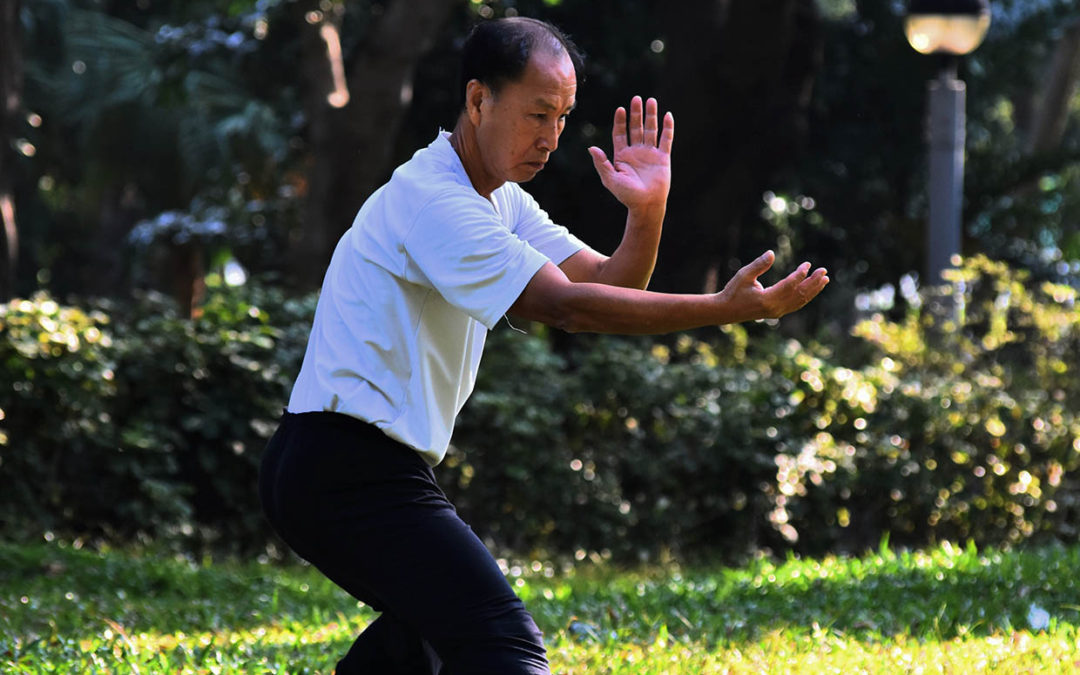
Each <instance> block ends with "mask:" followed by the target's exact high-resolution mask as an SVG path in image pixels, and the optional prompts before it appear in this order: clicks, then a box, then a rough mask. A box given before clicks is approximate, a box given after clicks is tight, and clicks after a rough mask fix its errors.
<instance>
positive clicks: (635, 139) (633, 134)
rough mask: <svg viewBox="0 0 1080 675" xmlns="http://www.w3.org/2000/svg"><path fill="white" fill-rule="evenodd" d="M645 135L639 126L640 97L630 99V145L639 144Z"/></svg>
mask: <svg viewBox="0 0 1080 675" xmlns="http://www.w3.org/2000/svg"><path fill="white" fill-rule="evenodd" d="M644 136H645V132H644V130H643V128H642V126H641V97H640V96H635V97H634V98H632V99H630V145H639V144H641V142H642V139H643V138H644Z"/></svg>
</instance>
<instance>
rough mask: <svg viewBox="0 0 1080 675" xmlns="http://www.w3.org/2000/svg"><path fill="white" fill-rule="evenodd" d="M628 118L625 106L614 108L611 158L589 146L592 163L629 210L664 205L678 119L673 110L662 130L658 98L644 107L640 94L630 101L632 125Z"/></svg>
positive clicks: (606, 185) (610, 189)
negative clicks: (672, 145) (676, 119)
mask: <svg viewBox="0 0 1080 675" xmlns="http://www.w3.org/2000/svg"><path fill="white" fill-rule="evenodd" d="M643 107H644V111H643V110H642V108H643ZM643 112H644V114H642V113H643ZM626 117H627V115H626V109H625V108H622V107H620V108H618V109H617V110H616V111H615V122H614V124H613V125H612V131H611V137H612V143H613V146H614V147H613V151H612V157H611V160H610V161H609V160H608V158H607V156H606V155H605V154H604V151H603V150H601V149H600V148H597V147H595V146H594V147H591V148H589V154H590V155H592V159H593V166H595V167H596V172H597V173H598V174H600V181H601V182H602V183H603V184H604V187H606V188H607V189H608V191H610V192H611V194H613V195H615V198H616V199H618V200H619V201H620V202H621V203H622V204H623V205H624V206H626V207H627V208H628V209H635V208H644V207H649V206H659V205H663V204H664V203H665V202H666V201H667V195H668V189H669V188H670V186H671V144H672V140H673V139H674V136H675V118H674V117H673V116H672V114H671V113H670V112H669V113H667V114H666V115H664V122H663V129H662V130H661V129H660V128H659V112H658V110H657V103H656V99H654V98H650V99H649V100H648V102H646V103H645V104H644V106H643V105H642V100H641V97H640V96H635V97H634V98H633V99H632V100H631V101H630V123H629V125H627V119H626Z"/></svg>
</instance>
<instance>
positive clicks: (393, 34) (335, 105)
mask: <svg viewBox="0 0 1080 675" xmlns="http://www.w3.org/2000/svg"><path fill="white" fill-rule="evenodd" d="M323 4H324V3H320V2H316V1H315V0H308V1H307V2H303V3H297V4H296V5H295V7H294V9H293V10H292V11H291V16H292V17H293V19H292V20H293V21H301V20H302V21H303V22H304V23H306V24H308V28H307V29H306V30H305V31H304V33H303V38H302V40H303V59H304V65H303V72H304V81H305V83H306V85H307V86H306V91H305V94H304V111H305V115H306V117H307V127H308V143H309V148H310V152H311V164H310V170H309V171H308V192H307V196H306V204H305V207H304V222H303V228H302V236H301V238H300V241H299V246H298V251H297V255H296V256H294V258H293V260H294V265H293V275H294V277H295V278H296V279H297V280H298V281H299V282H300V283H301V284H302V285H304V286H309V287H314V286H317V285H318V284H319V283H320V282H321V281H322V274H323V271H324V270H325V269H326V264H327V263H328V262H329V261H330V254H331V253H332V252H333V248H334V246H335V245H336V244H337V240H338V238H339V237H340V236H341V234H342V233H343V232H344V231H345V230H346V229H348V227H349V225H351V224H352V219H353V216H355V215H356V211H357V210H358V209H359V208H360V205H361V204H362V203H363V202H364V200H365V199H366V198H367V196H368V195H369V194H371V192H372V191H374V189H375V188H376V187H378V186H379V184H380V183H381V182H382V181H383V180H384V179H385V178H386V175H387V171H388V165H389V164H390V160H391V159H392V151H393V149H394V141H395V139H396V138H397V133H398V130H399V128H400V127H401V123H402V120H403V118H404V115H405V113H406V111H407V110H408V109H409V105H410V104H411V102H412V87H413V78H414V74H415V71H416V67H417V64H418V63H419V61H420V59H421V58H422V57H423V56H424V54H425V53H426V52H427V51H428V50H429V49H430V48H431V46H432V44H433V43H434V41H435V38H436V36H437V35H438V34H439V33H440V32H441V30H442V28H443V26H444V24H445V23H446V20H447V18H448V17H449V15H450V12H451V10H452V9H453V8H454V7H455V6H457V5H459V4H460V3H458V2H456V0H409V1H406V0H396V1H394V2H389V3H386V4H385V5H381V6H378V5H372V6H371V7H370V8H366V9H368V11H370V12H372V13H375V12H376V9H375V8H376V7H380V9H379V10H378V14H377V15H376V16H375V18H374V19H373V21H372V23H371V25H370V26H369V27H368V29H367V31H366V39H365V40H364V41H363V43H361V44H359V45H357V47H356V48H355V50H354V52H353V53H352V54H343V52H342V47H341V37H340V32H341V24H342V20H343V18H344V15H345V13H346V11H349V10H347V9H346V5H345V4H343V3H340V2H339V3H335V4H334V5H333V9H332V10H331V11H322V10H320V9H319V7H320V6H322V5H323ZM351 11H357V8H355V7H353V8H351ZM301 16H302V17H303V19H300V17H301ZM346 60H347V66H348V67H347V69H346ZM346 70H347V72H346Z"/></svg>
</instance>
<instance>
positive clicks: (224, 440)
mask: <svg viewBox="0 0 1080 675" xmlns="http://www.w3.org/2000/svg"><path fill="white" fill-rule="evenodd" d="M951 279H952V281H951V283H950V284H948V285H946V286H943V287H941V288H931V289H924V290H923V292H922V294H921V295H920V294H919V293H917V292H916V290H915V288H914V286H913V284H914V282H913V281H912V280H910V279H908V280H907V281H908V285H906V286H903V287H902V295H903V296H904V298H905V299H904V301H903V303H902V305H901V306H900V307H893V309H891V310H888V311H891V312H892V315H891V317H887V316H886V315H885V314H884V311H886V310H882V311H880V312H879V313H877V314H874V315H872V316H870V317H869V318H867V319H866V320H865V321H863V322H862V323H860V324H859V325H858V327H857V328H856V329H855V331H854V332H855V335H854V336H853V337H852V338H851V339H850V341H849V342H847V343H845V342H844V341H843V340H840V341H835V340H834V346H833V347H831V348H827V347H825V346H823V345H821V344H817V343H808V344H803V343H800V342H798V341H795V340H791V339H784V338H782V337H781V336H779V335H778V334H777V333H776V331H774V330H772V329H771V328H769V327H767V326H749V327H741V326H737V327H728V328H725V329H723V330H722V331H721V332H719V333H717V334H715V335H714V336H713V337H711V338H708V339H706V338H705V337H704V336H699V337H698V338H694V337H691V336H689V335H683V336H680V337H677V338H675V339H673V340H670V341H655V340H645V339H641V340H626V339H614V338H601V337H597V338H584V337H581V338H575V339H574V340H573V341H565V342H566V344H565V345H564V349H563V350H561V351H559V352H556V351H555V350H554V348H553V345H552V341H551V340H550V339H549V338H548V337H547V336H544V335H523V334H520V333H516V332H513V331H510V330H501V331H496V332H495V333H493V334H492V335H491V337H490V343H491V344H490V345H489V348H488V350H487V354H486V356H485V361H484V364H483V366H482V367H481V371H480V381H479V382H478V386H477V391H476V393H475V394H474V396H473V398H472V400H471V401H470V403H469V404H468V405H467V406H466V408H465V410H464V411H463V412H462V415H461V419H460V421H459V425H458V427H457V429H456V432H455V436H454V439H453V446H452V447H451V449H450V452H449V454H448V456H447V459H446V461H445V462H444V463H443V465H441V466H440V467H439V468H438V472H439V476H440V481H441V482H442V483H443V485H444V487H445V489H446V490H447V492H448V493H449V495H450V497H451V499H452V500H453V501H454V503H455V504H457V506H458V507H459V509H460V511H461V512H462V514H463V515H464V516H465V518H466V520H468V521H469V522H470V523H472V524H473V526H474V527H475V528H476V529H477V531H478V532H479V533H480V534H481V536H482V537H484V538H485V539H486V540H487V541H488V543H489V544H490V545H491V546H492V547H493V548H495V549H497V550H505V551H513V552H516V553H519V554H532V555H536V556H554V555H561V554H565V555H571V554H572V555H574V556H576V557H577V558H578V559H583V558H585V557H596V558H601V559H602V558H606V557H608V556H612V557H615V558H618V559H636V558H642V559H664V558H666V557H667V556H670V555H675V556H678V557H680V558H685V557H687V556H695V555H701V554H704V553H716V552H723V553H726V554H728V555H730V556H732V557H741V556H743V555H746V554H749V553H751V552H752V551H754V550H755V549H756V548H758V547H770V548H773V549H774V550H784V549H789V548H794V549H795V550H802V551H807V552H822V551H828V550H834V551H835V550H859V549H860V548H862V547H865V546H867V545H869V544H871V543H872V542H874V541H876V540H877V539H878V538H879V537H880V536H881V534H882V533H883V532H891V533H892V535H893V536H894V537H895V538H896V540H897V541H899V542H902V543H904V544H905V545H921V544H924V543H927V542H933V541H936V540H941V539H968V538H970V539H973V540H975V541H976V542H978V543H980V544H986V543H999V544H1005V543H1016V542H1020V541H1023V540H1026V539H1030V538H1037V539H1055V538H1056V539H1061V540H1065V541H1075V540H1076V538H1077V534H1078V533H1077V531H1076V525H1075V524H1076V522H1077V516H1078V511H1080V483H1077V478H1076V476H1077V475H1078V472H1080V418H1078V417H1077V411H1078V410H1080V388H1078V384H1077V382H1078V380H1077V379H1076V377H1075V373H1073V372H1072V371H1073V370H1074V369H1075V364H1074V362H1073V359H1072V358H1071V357H1070V355H1071V354H1076V353H1080V313H1078V312H1077V310H1076V304H1075V300H1076V292H1075V290H1073V289H1072V288H1071V287H1068V286H1064V285H1055V284H1051V283H1049V282H1044V281H1036V280H1034V279H1033V278H1032V277H1031V276H1029V275H1027V274H1026V273H1024V272H1021V271H1014V270H1011V269H1010V268H1008V267H1007V266H1005V265H1003V264H1001V263H995V262H991V261H989V260H987V259H985V258H980V257H976V258H972V259H970V260H967V261H965V262H964V264H963V265H962V266H961V267H959V268H958V269H957V270H955V271H954V272H953V273H952V277H951ZM210 282H211V283H210V293H209V298H208V301H207V303H206V304H205V306H204V307H203V309H202V314H201V316H199V317H198V318H196V319H193V320H189V319H186V318H180V317H178V316H177V315H176V314H175V312H174V311H173V310H172V308H171V305H170V304H169V303H167V302H166V301H164V300H162V299H161V298H159V297H157V296H154V295H148V296H146V297H144V298H142V299H141V300H139V301H138V302H137V303H136V304H135V305H134V306H132V307H129V308H123V309H122V308H119V307H111V308H110V307H108V306H102V308H104V309H107V310H109V313H110V316H107V315H106V314H105V313H104V312H103V311H102V309H100V308H99V309H96V310H93V311H90V312H85V311H83V310H79V309H77V308H68V307H61V306H60V305H58V304H57V303H56V302H55V301H53V300H51V299H49V298H48V297H46V296H39V297H37V298H36V299H34V300H33V301H31V300H25V301H16V302H14V303H12V304H11V305H9V306H8V307H7V308H6V309H5V310H4V312H3V314H2V315H0V316H2V319H0V321H2V326H3V327H2V328H0V366H2V368H3V369H4V371H3V374H4V376H5V377H6V378H7V381H10V382H11V383H12V390H11V392H12V394H13V396H12V397H11V400H4V401H2V402H0V406H2V408H3V411H4V412H3V417H2V419H0V433H2V434H3V435H2V437H0V440H2V441H3V445H0V478H2V480H3V482H4V484H5V486H10V488H7V487H5V489H4V490H3V491H2V492H0V514H2V515H3V520H4V523H3V524H4V528H5V530H9V531H18V532H23V533H28V532H30V533H32V532H40V531H41V530H42V529H44V528H50V529H58V530H60V531H74V532H97V533H100V534H104V535H106V536H110V537H116V538H120V539H125V538H130V537H131V536H133V535H136V534H140V533H141V534H146V535H150V536H154V537H161V538H165V539H175V540H177V541H183V540H190V539H191V538H194V540H196V541H199V542H203V543H206V542H210V541H218V542H219V543H221V544H223V545H226V546H241V547H251V546H261V545H263V544H264V543H265V541H266V540H267V538H268V537H269V535H268V532H267V530H266V528H265V525H264V524H263V522H262V518H261V512H260V509H259V506H258V504H257V502H256V495H255V490H254V489H253V485H254V479H255V474H256V470H257V465H258V457H259V455H260V452H261V449H262V447H263V445H264V443H265V441H266V439H267V438H268V437H269V435H270V433H272V431H273V429H274V424H275V419H276V417H277V415H278V412H279V411H280V409H281V407H282V406H283V404H284V403H285V400H286V398H287V394H288V389H289V386H290V384H291V382H292V380H293V378H294V377H295V374H296V373H297V371H298V369H299V363H300V360H301V357H302V352H303V349H304V345H305V341H306V337H307V331H308V327H309V326H310V321H311V315H312V312H313V307H314V297H313V296H312V297H308V298H306V299H303V300H290V299H287V298H286V297H285V296H284V295H283V294H281V293H280V292H279V291H276V290H272V289H270V288H267V287H265V286H263V285H262V284H260V283H257V282H250V283H248V284H247V285H245V286H241V287H230V286H228V285H226V284H224V283H222V282H221V280H220V279H219V278H217V277H216V276H214V277H212V278H211V279H210ZM882 296H883V297H884V298H892V300H895V297H894V296H889V295H888V294H882ZM892 300H890V302H892ZM879 302H883V301H879ZM50 422H53V423H50Z"/></svg>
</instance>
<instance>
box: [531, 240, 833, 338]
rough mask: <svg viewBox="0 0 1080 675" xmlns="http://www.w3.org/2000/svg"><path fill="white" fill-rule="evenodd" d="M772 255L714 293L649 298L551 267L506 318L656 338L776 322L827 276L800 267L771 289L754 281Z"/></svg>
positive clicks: (808, 296)
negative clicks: (724, 326)
mask: <svg viewBox="0 0 1080 675" xmlns="http://www.w3.org/2000/svg"><path fill="white" fill-rule="evenodd" d="M773 260H774V256H773V254H772V252H771V251H768V252H766V253H765V254H764V255H762V256H761V257H759V258H758V259H757V260H755V261H754V262H752V263H750V264H749V265H747V266H745V267H743V268H742V269H741V270H739V271H738V272H737V273H736V274H735V276H734V277H733V278H732V279H731V281H730V282H728V284H727V285H726V286H725V287H724V290H723V291H721V292H719V293H715V294H699V295H692V294H685V295H680V294H671V293H654V292H651V291H642V290H637V289H633V288H621V287H618V286H609V285H606V284H597V283H575V282H573V281H570V279H568V278H567V277H566V275H565V274H564V273H563V272H562V271H561V270H560V269H559V268H558V267H556V266H555V265H554V264H551V263H548V264H546V265H544V266H543V267H542V268H541V269H540V271H538V272H537V273H536V274H535V275H534V276H533V278H532V280H530V281H529V284H528V285H527V286H526V287H525V290H524V291H523V292H522V293H521V295H520V296H519V297H518V299H517V301H516V302H515V303H514V304H513V306H512V307H511V308H510V313H511V314H513V315H515V316H518V317H521V318H525V319H531V320H534V321H540V322H542V323H545V324H548V325H549V326H552V327H555V328H559V329H561V330H565V331H569V332H593V333H619V334H639V335H648V334H660V333H671V332H676V331H681V330H689V329H691V328H700V327H702V326H716V325H721V324H728V323H739V322H742V321H750V320H754V319H766V318H779V317H781V316H783V315H785V314H788V313H790V312H793V311H795V310H797V309H799V308H800V307H802V306H803V305H805V304H806V303H808V302H810V300H812V299H813V298H814V297H815V296H816V295H817V294H818V293H820V292H821V290H822V289H823V288H825V285H826V284H828V283H829V277H828V275H827V273H826V272H825V270H824V269H820V268H819V269H817V270H815V271H814V272H813V273H812V274H811V273H810V265H809V263H803V264H802V265H800V266H799V268H798V269H796V270H795V271H794V272H792V273H791V274H789V275H788V276H787V277H786V278H784V279H783V280H781V281H780V282H778V283H777V284H775V285H773V286H770V287H768V288H765V287H764V286H762V285H761V283H760V282H759V281H758V277H759V276H761V275H762V274H763V273H764V272H765V271H766V270H768V269H769V267H771V266H772V263H773Z"/></svg>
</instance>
